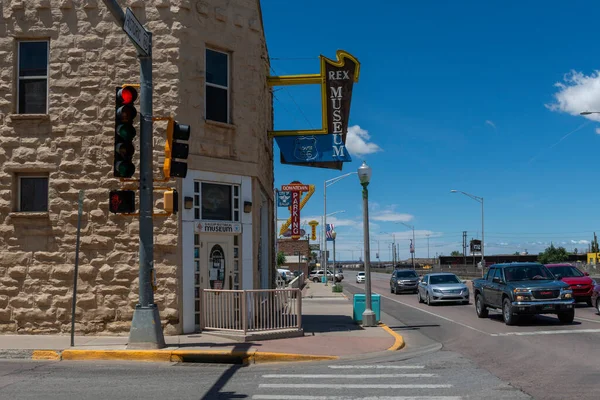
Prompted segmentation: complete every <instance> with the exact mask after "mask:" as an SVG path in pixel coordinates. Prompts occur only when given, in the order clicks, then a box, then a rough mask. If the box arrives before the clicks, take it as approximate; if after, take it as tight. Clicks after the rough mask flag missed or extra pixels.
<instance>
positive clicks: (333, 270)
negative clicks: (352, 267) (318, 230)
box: [331, 239, 335, 286]
mask: <svg viewBox="0 0 600 400" xmlns="http://www.w3.org/2000/svg"><path fill="white" fill-rule="evenodd" d="M331 272H333V278H331V286H333V283H334V282H335V239H333V268H332V271H331Z"/></svg>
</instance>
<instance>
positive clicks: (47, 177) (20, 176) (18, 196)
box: [16, 174, 50, 212]
mask: <svg viewBox="0 0 600 400" xmlns="http://www.w3.org/2000/svg"><path fill="white" fill-rule="evenodd" d="M23 178H27V179H31V178H41V179H46V180H47V181H48V191H47V192H46V199H47V201H46V204H47V207H46V210H43V211H22V210H21V194H22V190H21V179H23ZM16 209H17V211H18V212H48V211H49V210H50V177H49V176H48V175H27V174H17V207H16Z"/></svg>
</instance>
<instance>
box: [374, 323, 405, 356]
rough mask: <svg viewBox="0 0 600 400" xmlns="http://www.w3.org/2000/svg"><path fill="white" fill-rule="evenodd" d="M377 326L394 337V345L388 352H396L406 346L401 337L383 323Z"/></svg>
mask: <svg viewBox="0 0 600 400" xmlns="http://www.w3.org/2000/svg"><path fill="white" fill-rule="evenodd" d="M379 326H380V327H381V328H383V330H384V331H386V332H387V333H389V334H390V335H392V336H393V337H394V344H393V345H392V347H390V348H389V349H388V350H389V351H397V350H400V349H402V348H404V346H405V345H406V344H405V343H404V338H403V337H402V335H400V334H398V333H397V332H394V331H393V330H392V329H391V328H390V327H389V326H387V325H386V324H384V323H383V322H380V323H379Z"/></svg>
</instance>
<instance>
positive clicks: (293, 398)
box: [252, 394, 462, 400]
mask: <svg viewBox="0 0 600 400" xmlns="http://www.w3.org/2000/svg"><path fill="white" fill-rule="evenodd" d="M252 399H253V400H462V397H461V396H369V397H349V396H308V395H286V394H283V395H280V394H255V395H254V396H252Z"/></svg>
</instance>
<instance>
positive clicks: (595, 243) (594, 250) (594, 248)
mask: <svg viewBox="0 0 600 400" xmlns="http://www.w3.org/2000/svg"><path fill="white" fill-rule="evenodd" d="M591 252H592V253H599V252H600V248H598V237H596V232H594V240H593V241H592V251H591Z"/></svg>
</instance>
